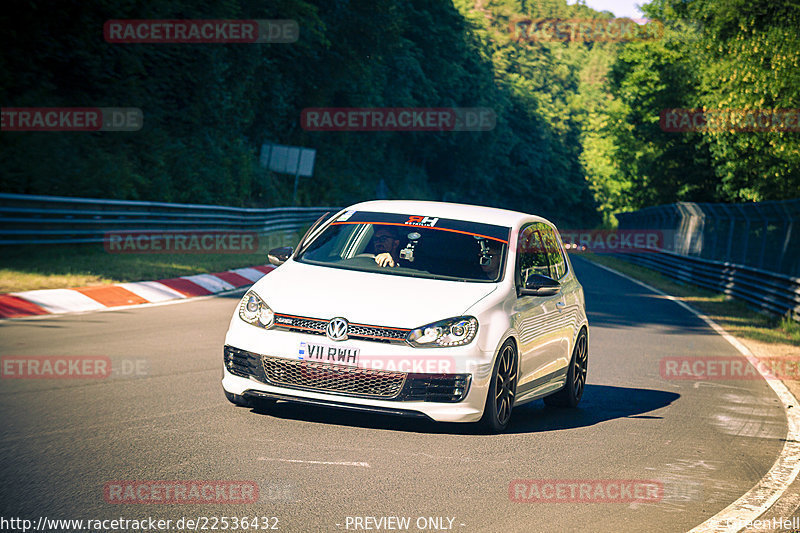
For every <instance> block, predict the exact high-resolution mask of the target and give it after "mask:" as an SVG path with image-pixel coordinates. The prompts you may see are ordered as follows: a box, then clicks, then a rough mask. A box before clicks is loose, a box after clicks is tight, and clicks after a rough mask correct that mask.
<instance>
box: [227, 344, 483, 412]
mask: <svg viewBox="0 0 800 533" xmlns="http://www.w3.org/2000/svg"><path fill="white" fill-rule="evenodd" d="M224 353H225V356H224V361H225V367H226V368H227V369H228V371H229V372H230V373H232V374H235V375H237V376H241V377H243V378H249V379H255V380H256V381H259V382H261V383H266V384H268V385H275V386H278V387H286V388H290V389H303V390H310V391H317V392H324V393H332V394H343V395H349V396H362V397H365V398H378V399H382V400H394V401H401V402H403V401H405V402H439V403H455V402H460V401H461V400H463V399H464V398H465V397H466V396H467V392H469V387H470V384H471V379H470V378H471V376H470V374H409V373H405V372H392V371H388V370H372V369H363V368H354V367H347V366H342V365H336V364H331V363H321V362H316V361H314V362H310V361H301V360H294V359H283V358H278V357H269V356H262V355H259V354H256V353H252V352H247V351H245V350H239V349H238V348H234V347H232V346H225V351H224Z"/></svg>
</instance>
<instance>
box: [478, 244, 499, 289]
mask: <svg viewBox="0 0 800 533" xmlns="http://www.w3.org/2000/svg"><path fill="white" fill-rule="evenodd" d="M482 255H484V254H482ZM502 258H503V248H502V245H501V244H500V243H499V242H497V241H489V242H488V243H487V246H486V253H485V258H484V259H483V260H482V261H481V270H483V272H484V274H486V277H487V278H489V279H491V280H496V279H497V275H498V274H499V273H500V260H501V259H502Z"/></svg>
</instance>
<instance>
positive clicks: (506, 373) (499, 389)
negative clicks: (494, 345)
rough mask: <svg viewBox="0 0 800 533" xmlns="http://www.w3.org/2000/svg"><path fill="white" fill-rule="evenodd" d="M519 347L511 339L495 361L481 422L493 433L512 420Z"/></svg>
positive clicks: (503, 428)
mask: <svg viewBox="0 0 800 533" xmlns="http://www.w3.org/2000/svg"><path fill="white" fill-rule="evenodd" d="M518 364H519V360H518V358H517V348H516V346H515V344H514V341H513V340H511V339H509V340H507V341H506V342H505V343H504V344H503V346H502V347H501V348H500V353H499V354H498V355H497V360H496V361H495V363H494V371H493V372H492V381H491V383H490V385H489V392H488V394H487V395H486V405H485V406H484V408H483V418H482V419H481V424H482V425H483V426H484V428H486V429H487V430H488V431H490V432H492V433H500V432H502V431H505V429H506V428H507V427H508V423H509V421H510V420H511V410H512V408H513V407H514V400H515V399H516V394H517V376H518V372H517V368H518Z"/></svg>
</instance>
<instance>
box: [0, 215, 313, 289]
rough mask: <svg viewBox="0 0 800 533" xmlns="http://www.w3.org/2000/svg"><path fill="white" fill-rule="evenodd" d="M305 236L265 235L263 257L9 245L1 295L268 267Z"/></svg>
mask: <svg viewBox="0 0 800 533" xmlns="http://www.w3.org/2000/svg"><path fill="white" fill-rule="evenodd" d="M303 231H305V229H303ZM300 235H302V233H291V234H284V233H280V234H271V235H263V236H261V237H260V243H259V246H258V247H257V249H258V250H259V251H258V252H257V253H216V254H207V253H170V254H162V253H137V254H134V253H109V252H107V251H106V250H105V249H104V248H103V245H102V244H61V245H38V246H33V245H29V246H13V247H12V246H3V247H0V293H8V292H16V291H27V290H35V289H67V288H74V287H84V286H88V285H102V284H109V283H121V282H126V281H148V280H157V279H164V278H174V277H178V276H190V275H193V274H202V273H206V272H220V271H223V270H229V269H232V268H242V267H247V266H253V265H263V264H265V263H266V260H267V257H266V252H267V250H269V249H270V248H273V247H276V246H283V245H290V246H294V245H295V244H296V243H297V241H298V240H299V238H300Z"/></svg>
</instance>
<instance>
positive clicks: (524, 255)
mask: <svg viewBox="0 0 800 533" xmlns="http://www.w3.org/2000/svg"><path fill="white" fill-rule="evenodd" d="M546 228H547V226H545V225H544V224H541V223H535V224H529V225H528V226H525V227H524V228H522V229H521V230H520V232H519V246H518V247H517V272H516V274H517V283H518V284H519V286H520V287H524V286H525V282H526V281H527V280H528V277H529V276H530V275H532V274H541V275H543V276H550V265H549V264H548V262H547V251H546V249H545V244H544V240H543V231H542V230H543V229H546Z"/></svg>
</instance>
